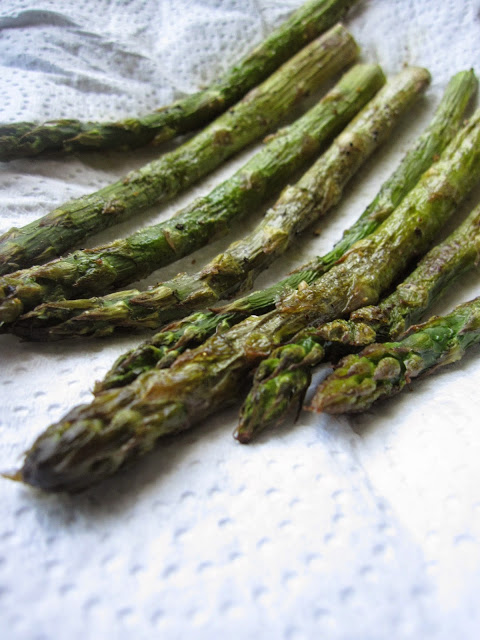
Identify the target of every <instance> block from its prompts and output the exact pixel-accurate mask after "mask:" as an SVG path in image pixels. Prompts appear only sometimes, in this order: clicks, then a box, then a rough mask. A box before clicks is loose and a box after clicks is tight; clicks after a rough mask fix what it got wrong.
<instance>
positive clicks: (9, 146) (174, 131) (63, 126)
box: [0, 0, 355, 160]
mask: <svg viewBox="0 0 480 640" xmlns="http://www.w3.org/2000/svg"><path fill="white" fill-rule="evenodd" d="M354 2H355V0H312V1H310V2H307V3H305V4H304V5H303V6H302V7H300V8H299V9H298V10H297V11H295V12H294V13H293V14H292V15H291V16H290V18H289V19H288V20H286V21H285V22H284V23H283V24H282V25H281V26H280V27H279V28H278V29H276V30H274V31H273V32H272V33H271V34H270V36H268V38H266V40H265V41H264V42H262V43H261V44H260V45H259V46H257V47H256V48H255V49H254V50H253V51H252V52H251V53H249V54H248V55H247V56H246V57H245V58H243V60H241V61H240V62H239V63H238V64H236V65H234V66H233V67H231V68H230V69H229V70H228V71H227V72H226V73H225V74H224V75H223V76H222V77H221V78H220V79H219V80H218V81H217V82H214V83H213V84H212V85H211V86H210V87H209V88H207V89H205V90H203V91H199V92H197V93H195V94H193V95H190V96H188V97H186V98H183V99H181V100H177V101H176V102H174V103H173V104H171V105H169V106H168V107H164V108H162V109H158V110H157V111H155V112H153V113H150V114H147V115H144V116H142V117H138V118H128V119H126V120H123V121H119V122H82V121H80V120H73V119H70V120H55V121H52V122H46V123H45V124H43V125H39V124H37V123H33V122H18V123H13V124H5V125H0V160H11V159H13V158H20V157H25V156H36V155H39V154H42V153H44V152H51V151H58V150H63V151H67V152H72V151H82V150H88V149H93V150H99V149H113V148H120V149H131V148H135V147H139V146H142V145H146V144H149V143H150V144H154V145H158V144H160V143H162V142H164V141H166V140H169V139H170V138H173V137H174V136H176V135H179V134H181V133H186V132H188V131H193V130H194V129H198V128H200V127H201V126H204V125H206V124H207V123H208V122H210V121H211V120H213V118H215V117H216V116H218V115H219V114H220V113H222V112H223V111H225V110H226V109H228V107H230V106H231V105H233V104H234V103H235V102H237V101H238V100H240V99H241V98H242V97H243V96H244V95H245V94H246V93H247V92H248V91H250V89H253V87H255V86H256V85H258V84H259V83H260V82H262V81H263V80H265V78H267V76H268V75H269V74H271V73H273V72H274V71H275V69H276V68H277V67H279V66H280V65H281V64H283V63H284V62H286V61H287V60H288V58H290V57H291V56H292V55H293V54H294V53H296V52H297V51H298V50H299V49H301V48H302V47H303V46H305V45H306V44H307V43H308V42H310V41H311V40H313V39H314V38H316V37H317V36H319V35H320V34H321V33H322V32H323V31H325V30H326V29H328V28H329V27H331V26H332V25H334V24H335V22H337V21H338V20H340V19H341V18H342V17H343V16H344V15H345V13H346V12H347V10H348V9H349V8H350V6H351V5H352V4H354Z"/></svg>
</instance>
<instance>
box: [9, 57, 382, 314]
mask: <svg viewBox="0 0 480 640" xmlns="http://www.w3.org/2000/svg"><path fill="white" fill-rule="evenodd" d="M384 81H385V78H384V76H383V73H382V71H381V69H380V67H378V66H377V65H357V66H355V67H353V69H351V70H350V71H348V72H347V73H346V74H345V75H344V76H343V77H342V78H341V80H340V81H339V82H338V84H337V85H336V86H335V87H334V88H333V89H332V90H331V91H330V92H329V93H328V94H327V95H326V96H325V97H324V98H322V100H321V101H320V102H319V103H318V104H317V105H316V106H315V107H313V108H312V109H310V111H308V112H307V113H306V114H305V115H304V116H302V117H301V118H299V119H298V120H297V121H296V122H294V123H293V124H292V125H290V126H289V127H286V128H285V129H283V130H282V131H281V132H279V133H277V135H276V136H274V137H273V138H272V139H271V140H270V141H269V142H268V143H267V144H266V145H264V147H262V149H261V150H260V151H259V152H258V153H257V154H256V155H254V156H253V158H251V159H250V160H249V161H248V162H247V163H246V164H245V165H244V166H243V167H242V168H241V169H239V170H238V171H237V172H236V173H235V174H234V175H233V176H232V177H231V178H229V179H227V180H226V181H225V182H223V183H222V184H220V185H219V186H217V187H215V189H213V191H212V192H211V193H210V194H208V195H206V196H204V197H202V198H198V199H197V200H195V201H194V202H193V203H192V204H190V205H189V206H187V207H186V208H185V209H183V210H182V211H180V212H179V213H177V215H175V216H173V217H172V218H170V219H169V220H166V221H164V222H160V223H159V224H156V225H153V226H151V227H147V228H145V229H142V230H141V231H137V232H136V233H134V234H133V235H131V236H129V237H127V238H125V239H121V240H115V241H114V242H111V243H109V244H107V245H103V246H101V247H98V248H96V249H88V250H85V251H75V252H74V253H72V254H70V255H69V256H67V257H65V258H58V259H57V260H54V261H52V262H50V263H48V264H46V265H43V266H39V267H31V268H30V269H25V270H23V271H18V272H16V273H13V274H9V275H6V276H3V278H0V322H3V323H5V324H8V323H9V322H12V321H13V320H15V318H16V317H18V316H19V315H20V314H21V313H22V311H23V310H28V309H29V308H32V307H34V306H35V305H37V304H39V303H40V302H42V301H49V300H55V299H57V300H58V299H63V298H71V297H81V296H85V295H92V294H98V293H105V292H106V291H108V290H109V289H112V288H114V287H119V286H121V285H124V284H126V283H128V282H131V281H132V280H135V279H139V278H141V277H143V276H146V275H148V274H149V273H151V272H152V271H154V270H155V269H157V268H159V267H161V266H163V265H166V264H169V263H170V262H173V261H175V260H178V259H179V258H180V257H182V256H185V255H188V254H189V253H191V252H192V251H194V250H195V249H199V248H200V247H202V246H204V245H206V244H207V243H208V242H210V241H211V240H212V238H213V236H214V234H216V235H219V234H221V233H226V232H227V231H228V227H229V223H230V222H231V220H232V219H233V218H234V217H240V216H241V215H242V214H244V213H246V212H248V211H251V210H252V209H253V208H254V207H256V206H258V205H259V204H261V203H262V202H263V201H265V200H266V199H267V198H268V197H269V196H270V195H272V194H273V193H275V191H276V190H277V189H279V188H280V187H281V186H282V185H283V184H284V183H285V182H286V181H287V180H288V178H289V177H290V175H291V173H292V171H295V170H297V169H300V168H301V167H302V166H303V165H304V164H305V163H306V162H307V161H308V160H309V159H311V158H312V157H314V156H315V154H316V153H317V152H318V151H319V150H320V148H321V147H322V145H323V144H324V143H325V142H326V141H327V140H329V139H330V138H332V137H333V136H334V135H335V134H336V133H338V132H339V130H341V129H342V128H343V127H344V126H345V124H346V123H347V122H348V121H349V120H350V119H351V118H352V117H353V116H354V115H355V114H356V113H357V112H358V111H359V110H360V109H361V108H362V107H363V106H364V105H365V104H366V102H368V100H369V99H370V98H371V97H372V96H373V95H374V94H375V93H376V91H377V90H378V89H379V88H380V86H382V85H383V83H384ZM2 289H3V296H2ZM2 297H3V299H2Z"/></svg>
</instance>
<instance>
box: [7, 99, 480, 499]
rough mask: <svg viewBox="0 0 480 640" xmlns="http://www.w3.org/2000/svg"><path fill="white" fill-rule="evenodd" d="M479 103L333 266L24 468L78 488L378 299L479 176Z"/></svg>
mask: <svg viewBox="0 0 480 640" xmlns="http://www.w3.org/2000/svg"><path fill="white" fill-rule="evenodd" d="M479 170H480V111H477V112H476V113H475V114H474V116H473V117H472V118H471V120H470V122H469V123H468V124H467V125H466V126H465V127H464V128H463V129H462V130H461V131H460V132H459V134H458V135H457V136H456V137H455V138H454V139H453V140H452V142H451V143H450V144H449V146H448V147H447V148H446V149H445V151H444V152H443V154H442V156H441V158H440V160H439V161H438V162H436V163H435V164H434V165H433V166H432V167H431V168H430V169H429V170H428V171H427V172H426V173H424V174H423V176H422V178H421V179H420V181H419V183H418V184H417V186H416V187H415V188H414V189H413V190H412V191H410V193H409V194H408V195H407V196H406V197H405V198H404V200H403V201H402V203H401V204H400V206H399V207H397V209H396V210H395V212H394V213H393V214H392V215H391V216H389V218H388V219H387V220H385V221H384V222H383V223H382V224H381V225H380V227H379V228H378V229H377V230H376V231H375V232H374V233H372V234H371V235H370V236H368V237H367V238H365V239H363V240H360V241H358V242H356V243H355V244H354V245H353V246H352V247H351V249H350V250H349V251H348V252H347V253H346V254H345V255H344V257H343V258H342V260H341V261H339V262H338V263H337V264H336V265H335V266H334V267H333V268H332V269H330V271H328V272H327V273H326V274H324V275H323V277H322V278H321V279H319V280H318V281H317V282H315V283H313V284H311V285H307V284H305V285H302V286H299V287H298V289H297V290H296V291H293V292H291V293H289V294H288V295H286V296H285V297H284V298H282V299H281V300H280V301H279V302H278V303H277V308H276V310H274V311H272V312H270V313H268V314H266V315H264V316H260V317H259V316H249V317H248V318H246V319H245V320H244V321H242V322H240V323H239V324H237V325H235V326H234V327H232V328H231V329H229V330H228V331H225V332H217V333H216V334H215V335H213V336H211V337H210V338H209V339H208V340H207V341H206V342H205V343H203V344H202V345H200V346H199V347H198V348H196V349H191V350H188V351H186V352H185V353H183V354H182V355H181V356H179V357H178V358H177V359H176V360H175V362H173V364H172V365H171V367H170V368H169V369H161V370H156V369H152V370H150V371H147V372H146V373H143V374H142V375H140V376H139V377H138V378H137V379H136V380H134V381H133V382H132V383H131V384H130V385H127V386H125V387H122V388H120V389H110V390H107V391H104V392H102V393H100V394H99V395H97V396H96V397H95V398H94V400H93V401H92V402H91V404H89V405H83V406H82V407H77V408H76V409H73V410H72V411H71V412H70V413H69V414H67V416H65V417H64V419H62V420H61V421H60V422H59V423H57V424H54V425H52V426H50V427H49V428H48V429H47V430H46V432H45V433H44V434H42V435H40V436H39V438H38V439H37V440H36V442H35V443H34V444H33V446H32V448H31V449H30V450H29V451H28V452H27V455H26V458H25V461H24V464H23V466H22V468H21V469H20V470H19V471H18V474H17V476H16V477H17V478H18V479H21V480H23V481H24V482H26V483H29V484H31V485H34V486H37V487H40V488H42V489H44V490H49V491H62V490H69V491H72V490H78V489H81V488H83V487H86V486H88V485H90V484H92V483H93V482H96V481H98V480H100V479H102V478H104V477H106V476H107V475H110V474H111V473H114V472H115V471H116V470H117V469H119V468H120V467H122V466H124V465H125V464H126V463H129V462H132V461H133V460H135V459H136V458H138V457H139V456H141V455H142V454H144V453H145V452H146V451H149V450H150V449H151V448H152V447H153V446H154V444H155V442H156V441H157V439H158V438H159V437H160V436H163V435H166V434H168V433H175V432H178V431H181V430H183V429H187V428H189V427H191V426H192V425H193V424H195V423H196V422H198V421H199V420H201V419H203V418H205V417H207V416H208V415H210V414H211V413H212V412H214V411H215V410H218V409H221V408H223V407H225V406H226V405H227V404H229V403H231V402H233V401H235V400H236V399H237V398H238V395H239V392H240V390H241V389H242V387H243V386H244V384H245V382H246V380H247V379H248V372H249V371H250V370H251V369H253V368H254V367H255V366H257V365H258V363H259V362H260V361H261V360H262V359H264V358H266V357H268V355H269V354H270V353H271V351H272V350H273V349H274V348H275V347H276V346H279V345H280V344H283V343H286V342H287V341H288V340H290V339H291V338H292V337H293V336H294V335H295V334H296V333H297V332H298V331H300V330H301V329H303V328H305V327H306V326H308V325H318V324H321V323H324V322H326V321H328V320H333V319H335V318H338V317H343V316H346V315H347V314H349V313H350V312H352V311H354V310H355V309H357V308H359V307H360V306H362V305H365V304H373V303H375V302H376V301H377V300H378V298H379V296H380V295H381V294H382V292H383V291H385V290H386V289H388V287H389V286H391V284H392V282H393V281H394V279H395V278H397V277H398V275H399V274H400V273H402V272H403V271H404V270H405V269H406V268H407V266H408V264H409V263H410V262H411V260H412V259H414V258H415V257H417V256H418V255H419V254H421V253H422V252H424V251H425V250H426V248H427V247H428V245H429V243H431V242H432V240H433V238H434V236H435V234H436V233H437V232H438V231H439V229H440V228H441V227H442V225H443V224H444V223H445V222H446V221H447V220H448V218H449V217H450V216H451V215H452V214H453V212H454V211H455V210H456V208H457V206H458V205H459V203H460V202H461V201H462V199H463V198H464V197H465V196H466V194H467V193H468V191H469V190H470V189H471V188H472V187H473V185H474V184H475V183H476V182H477V180H478V175H479Z"/></svg>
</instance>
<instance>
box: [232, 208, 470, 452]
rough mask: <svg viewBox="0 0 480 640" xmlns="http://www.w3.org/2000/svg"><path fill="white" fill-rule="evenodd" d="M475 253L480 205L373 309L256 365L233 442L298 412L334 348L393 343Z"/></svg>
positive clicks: (318, 330)
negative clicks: (314, 376)
mask: <svg viewBox="0 0 480 640" xmlns="http://www.w3.org/2000/svg"><path fill="white" fill-rule="evenodd" d="M479 254H480V207H477V208H476V209H474V210H473V211H472V212H471V214H470V215H469V216H468V217H467V219H466V220H465V221H464V222H463V223H462V224H461V225H460V226H459V227H458V228H457V229H456V230H455V231H454V232H453V233H451V234H450V236H448V238H447V239H446V240H444V241H443V242H441V243H440V244H439V245H437V246H435V247H433V249H431V250H430V251H429V252H428V253H427V255H426V256H425V257H424V258H423V259H422V260H421V262H420V263H419V265H418V266H417V268H416V269H415V270H414V271H413V272H412V273H411V274H410V275H409V276H408V277H407V278H406V279H405V280H404V281H403V282H402V283H401V284H399V285H398V286H397V288H396V289H395V291H394V292H393V293H392V294H391V295H389V296H388V297H387V298H386V299H385V300H383V301H382V302H381V303H380V304H379V305H378V306H368V307H361V308H360V309H358V310H357V311H354V312H353V313H352V314H350V318H349V320H334V321H333V322H329V323H326V324H324V325H321V326H319V327H314V328H308V329H305V330H303V331H301V332H300V334H299V335H297V336H295V337H294V338H293V340H292V342H291V343H290V344H288V345H284V346H282V347H279V348H278V349H276V350H275V351H274V352H273V354H272V355H271V357H269V358H267V359H266V360H263V362H262V363H261V364H260V366H259V367H258V369H257V371H256V373H255V378H254V382H253V386H252V389H251V390H250V392H249V394H248V396H247V398H246V400H245V402H244V404H243V407H242V410H241V414H240V422H239V426H238V427H237V429H236V431H235V436H236V437H237V439H238V440H239V441H240V442H242V443H243V444H246V443H248V442H250V441H251V440H252V438H253V437H254V436H255V435H257V434H258V433H260V431H263V430H264V429H266V428H268V427H270V426H273V425H275V424H278V423H279V422H281V420H283V419H284V418H285V417H286V415H287V414H288V413H289V412H290V410H291V409H292V408H294V407H295V405H296V406H297V407H298V408H300V406H301V403H302V401H303V398H304V396H305V393H306V392H307V389H308V387H309V386H310V383H311V374H312V369H313V367H314V366H315V365H317V364H319V363H320V362H322V361H323V360H325V359H326V358H329V357H330V355H331V354H332V352H333V353H335V352H336V351H338V347H339V346H340V347H342V346H343V345H347V346H348V347H349V349H350V350H351V349H352V348H354V347H355V348H356V347H362V346H366V345H368V344H371V343H373V342H376V341H379V340H384V339H387V340H394V339H396V338H397V337H398V336H399V335H400V334H401V333H403V332H404V331H405V330H406V328H407V327H408V326H410V325H411V324H412V323H413V322H418V320H419V319H420V318H421V317H422V315H423V314H424V313H425V312H426V311H427V310H428V309H429V308H430V307H431V305H432V304H433V303H434V302H435V301H436V300H437V298H438V297H439V296H440V295H441V294H442V293H443V292H444V291H445V290H446V289H447V288H448V286H449V285H450V284H451V283H452V282H454V281H455V280H456V279H457V278H458V277H459V276H460V275H462V274H463V273H465V272H466V271H468V270H469V269H472V268H473V267H475V266H477V261H478V256H479Z"/></svg>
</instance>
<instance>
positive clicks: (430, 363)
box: [307, 297, 480, 413]
mask: <svg viewBox="0 0 480 640" xmlns="http://www.w3.org/2000/svg"><path fill="white" fill-rule="evenodd" d="M478 342H480V297H479V298H475V299H474V300H471V301H469V302H466V303H464V304H461V305H459V306H458V307H456V308H455V309H454V310H453V311H452V312H451V313H449V314H447V315H445V316H434V317H433V318H431V319H430V320H428V321H427V322H425V323H423V324H420V325H416V326H415V325H414V326H412V327H411V328H410V330H409V331H408V332H407V335H406V336H405V337H404V338H402V340H399V341H398V342H384V343H375V344H371V345H369V346H368V347H366V348H365V349H364V350H363V351H361V352H360V353H359V354H357V355H350V356H348V357H346V358H344V359H343V360H342V361H341V362H340V363H339V365H338V368H337V369H336V370H335V371H334V373H333V374H332V375H330V376H328V378H326V379H325V380H324V382H323V383H322V384H321V385H320V386H319V387H318V389H317V390H316V392H315V395H314V397H313V399H312V402H311V405H310V406H309V407H307V408H308V409H310V410H312V411H325V412H326V413H355V412H360V411H365V410H366V409H368V408H369V407H370V406H371V405H372V404H373V403H374V402H375V401H376V400H379V399H380V398H385V397H388V396H392V395H394V394H396V393H398V392H400V391H401V390H402V389H403V388H404V387H405V386H406V385H407V384H410V382H411V381H412V380H413V379H414V378H418V377H419V376H421V375H425V374H427V373H432V372H433V371H435V370H436V369H437V368H439V367H444V366H445V365H447V364H451V363H452V362H456V361H457V360H460V358H462V357H463V355H464V353H465V351H466V350H467V349H468V348H469V347H471V346H472V345H474V344H476V343H478Z"/></svg>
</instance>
